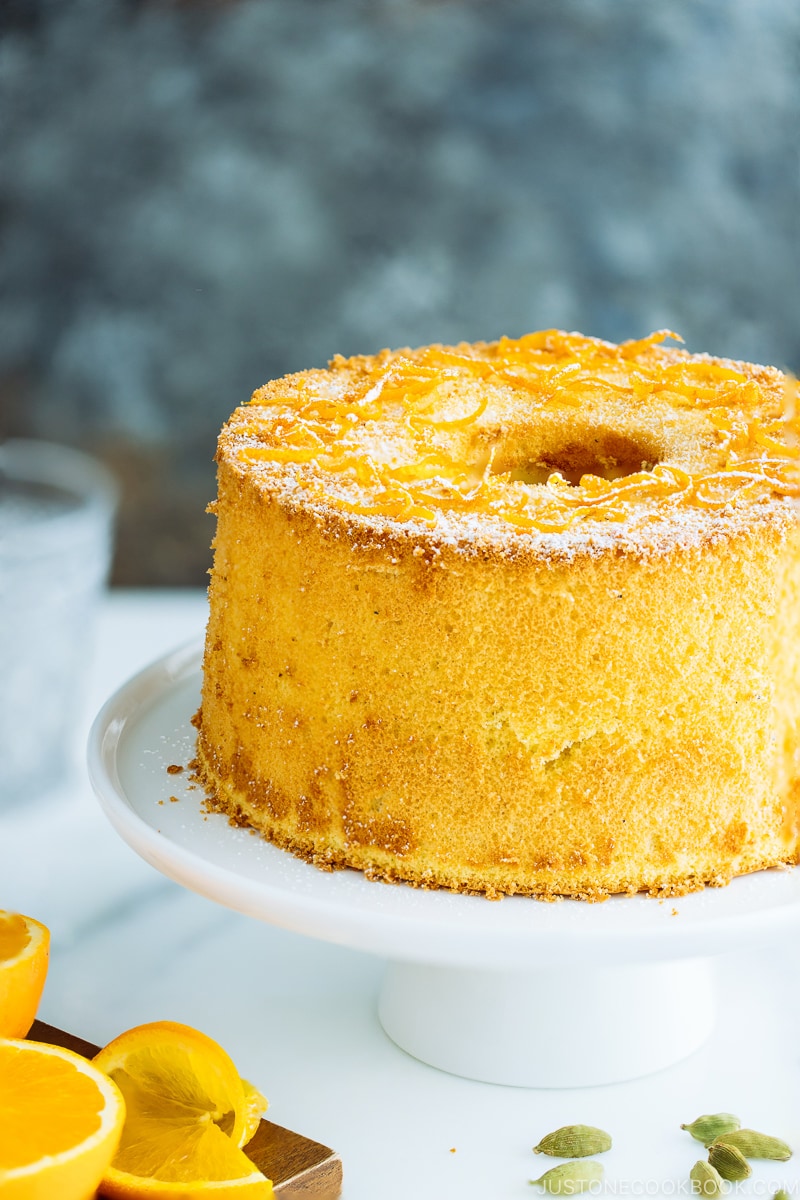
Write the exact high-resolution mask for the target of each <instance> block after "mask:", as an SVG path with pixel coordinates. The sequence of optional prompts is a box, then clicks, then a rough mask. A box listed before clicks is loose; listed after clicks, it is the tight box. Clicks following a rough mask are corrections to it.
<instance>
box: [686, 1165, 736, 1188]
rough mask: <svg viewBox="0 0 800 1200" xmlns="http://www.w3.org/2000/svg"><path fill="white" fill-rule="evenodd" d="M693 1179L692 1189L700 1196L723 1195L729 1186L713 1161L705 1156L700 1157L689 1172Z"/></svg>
mask: <svg viewBox="0 0 800 1200" xmlns="http://www.w3.org/2000/svg"><path fill="white" fill-rule="evenodd" d="M689 1178H690V1179H691V1181H692V1191H693V1192H694V1193H695V1194H696V1195H700V1196H721V1195H722V1194H723V1193H724V1192H725V1191H727V1188H726V1186H725V1181H724V1180H723V1178H722V1176H721V1175H720V1173H719V1171H717V1170H716V1169H715V1168H714V1167H712V1165H711V1163H708V1162H706V1161H705V1159H704V1158H701V1159H698V1161H697V1162H696V1163H695V1164H694V1166H693V1167H692V1169H691V1171H690V1172H689Z"/></svg>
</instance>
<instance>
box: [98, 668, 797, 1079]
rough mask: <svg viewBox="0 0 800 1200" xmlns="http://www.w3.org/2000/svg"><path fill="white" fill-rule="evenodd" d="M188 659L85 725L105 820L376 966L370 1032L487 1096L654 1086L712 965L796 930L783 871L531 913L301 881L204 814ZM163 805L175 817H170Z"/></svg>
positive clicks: (709, 997)
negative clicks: (476, 1085)
mask: <svg viewBox="0 0 800 1200" xmlns="http://www.w3.org/2000/svg"><path fill="white" fill-rule="evenodd" d="M200 656H201V648H200V646H199V645H197V644H194V645H191V646H188V647H183V648H181V649H179V650H176V651H174V652H173V653H172V654H169V655H167V656H166V657H165V658H163V659H161V660H159V661H158V662H157V663H154V664H153V665H152V666H151V667H148V668H147V669H146V670H145V671H142V672H141V673H140V674H138V675H136V676H134V678H133V679H131V680H130V681H129V682H128V683H127V684H125V685H124V687H122V688H121V689H120V690H119V691H118V692H117V693H115V695H114V696H112V697H111V699H110V700H109V701H108V702H107V703H106V705H105V706H104V707H103V709H102V710H101V712H100V713H99V715H98V717H97V719H96V721H95V723H94V726H93V728H92V733H91V737H90V742H89V771H90V775H91V778H92V782H93V785H94V787H95V790H96V792H97V795H98V797H99V799H100V802H101V805H102V806H103V808H104V810H105V812H106V814H107V816H108V817H109V819H110V820H111V822H112V824H113V825H114V826H115V828H116V829H117V831H118V832H119V833H120V834H121V836H122V837H123V838H124V839H125V841H126V842H128V843H129V845H131V846H132V847H133V849H134V850H136V851H137V852H138V853H139V854H140V855H141V856H142V857H143V858H145V859H146V860H147V861H148V862H150V863H151V864H152V865H153V866H155V867H156V868H157V869H158V870H159V871H161V872H163V874H165V875H167V876H169V877H170V878H172V879H175V880H177V881H178V882H179V883H182V884H183V885H184V886H186V887H188V888H190V889H192V890H193V891H196V892H199V893H200V894H201V895H204V896H207V897H209V898H211V899H213V900H215V901H217V902H218V903H220V904H223V905H226V906H227V907H229V908H232V909H235V910H237V911H238V912H242V913H246V914H247V915H249V916H253V917H256V918H257V919H259V920H262V921H266V922H269V923H271V924H274V925H279V926H281V927H283V928H285V929H289V930H292V931H294V932H296V933H301V934H304V935H306V936H309V937H315V938H320V939H323V940H325V941H330V942H335V943H337V944H339V945H343V946H350V947H352V948H354V949H358V950H363V951H368V952H371V953H373V954H377V955H379V956H380V957H382V958H386V959H388V960H389V965H388V967H387V970H386V976H385V979H384V983H383V987H382V991H381V996H380V1001H379V1016H380V1020H381V1023H382V1025H383V1027H384V1029H385V1030H386V1032H387V1034H388V1035H389V1037H390V1038H392V1039H393V1040H394V1041H395V1042H396V1043H397V1044H398V1045H399V1046H401V1047H402V1048H403V1049H404V1050H406V1051H408V1053H409V1054H412V1055H413V1056H414V1057H416V1058H418V1059H421V1060H422V1061H423V1062H425V1063H429V1064H431V1065H432V1066H435V1067H438V1068H441V1069H443V1070H446V1071H450V1072H452V1073H454V1074H457V1075H464V1076H467V1077H468V1078H471V1079H479V1080H483V1081H486V1082H491V1083H504V1084H513V1085H517V1086H523V1087H581V1086H589V1085H593V1084H601V1083H611V1082H615V1081H618V1080H622V1079H630V1078H634V1077H636V1076H640V1075H646V1074H649V1073H650V1072H652V1071H657V1070H660V1069H661V1068H663V1067H666V1066H669V1065H670V1064H671V1063H674V1062H677V1061H678V1060H680V1059H682V1058H685V1057H686V1056H687V1055H689V1054H691V1053H692V1052H693V1051H694V1050H696V1049H698V1048H699V1047H700V1046H701V1045H702V1044H703V1042H704V1041H705V1040H706V1038H707V1037H708V1036H709V1034H710V1032H711V1030H712V1028H713V1024H714V1010H715V1001H714V991H713V957H714V956H715V955H718V954H722V953H725V952H726V951H728V950H734V949H735V950H738V951H742V950H744V949H746V947H747V946H748V945H755V944H759V945H761V944H763V943H764V942H765V941H766V940H768V939H770V938H772V937H778V936H780V935H781V934H782V933H783V932H784V931H785V930H786V929H787V928H789V927H791V926H795V925H796V924H797V923H798V922H799V921H800V871H798V870H796V869H795V870H789V871H765V872H761V873H759V874H757V875H750V876H746V877H744V878H741V879H737V880H734V882H733V883H732V884H730V885H729V886H728V887H727V888H719V889H706V890H705V891H703V892H697V893H694V894H692V895H689V896H684V897H681V898H680V899H678V900H658V899H654V898H652V897H648V896H624V897H622V896H620V897H612V898H611V899H609V900H607V901H606V902H605V903H603V904H587V903H584V902H581V901H573V900H563V901H560V902H556V903H552V904H545V903H542V902H539V901H536V900H531V899H529V898H526V897H521V896H513V897H506V898H505V899H504V900H502V901H499V902H496V903H492V902H490V901H488V900H485V899H484V898H483V897H480V896H461V895H455V894H453V893H450V892H446V891H422V890H419V889H415V888H410V887H405V886H403V885H395V886H391V885H386V884H381V883H370V882H369V881H368V880H367V879H365V878H364V876H363V875H362V874H361V873H360V872H357V871H336V872H333V873H326V872H322V871H318V870H317V869H316V868H314V867H312V866H310V865H309V864H307V863H305V862H302V861H300V860H299V859H296V858H294V857H293V856H292V855H290V854H287V853H285V852H284V851H281V850H278V849H277V848H276V847H275V846H271V845H268V844H267V843H266V842H264V841H263V840H262V839H261V838H258V837H253V836H252V835H251V833H250V832H249V831H248V830H246V829H237V828H234V827H232V826H231V825H229V824H228V822H227V820H226V819H225V818H224V817H223V816H221V815H219V814H213V813H212V814H207V813H204V812H203V793H202V791H201V790H200V789H199V788H197V786H196V785H193V784H192V783H191V779H190V773H189V772H187V771H183V772H182V773H168V772H167V767H168V766H170V765H179V766H186V765H187V764H188V763H189V762H190V761H191V759H192V758H193V757H194V738H195V731H194V728H193V727H192V725H191V717H192V715H193V714H194V712H195V711H196V709H197V707H198V703H199V695H200ZM172 798H174V800H175V801H177V802H175V803H170V802H169V801H170V799H172Z"/></svg>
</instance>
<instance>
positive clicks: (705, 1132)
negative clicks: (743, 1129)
mask: <svg viewBox="0 0 800 1200" xmlns="http://www.w3.org/2000/svg"><path fill="white" fill-rule="evenodd" d="M741 1123H742V1122H741V1121H740V1120H739V1118H738V1117H735V1116H734V1115H733V1113H706V1114H705V1115H704V1116H702V1117H698V1118H697V1120H695V1121H692V1123H691V1125H681V1129H685V1130H686V1132H687V1133H690V1134H691V1135H692V1137H693V1138H695V1140H696V1141H698V1142H702V1143H703V1145H704V1146H710V1145H711V1143H712V1142H713V1141H716V1139H717V1138H718V1137H722V1135H723V1134H724V1133H730V1132H731V1130H732V1129H738V1128H739V1126H740V1125H741Z"/></svg>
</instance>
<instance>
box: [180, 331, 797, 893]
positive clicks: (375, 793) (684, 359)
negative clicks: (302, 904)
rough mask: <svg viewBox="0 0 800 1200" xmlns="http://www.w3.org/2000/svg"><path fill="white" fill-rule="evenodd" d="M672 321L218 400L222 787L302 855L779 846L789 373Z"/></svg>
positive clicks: (783, 795)
mask: <svg viewBox="0 0 800 1200" xmlns="http://www.w3.org/2000/svg"><path fill="white" fill-rule="evenodd" d="M674 340H678V341H679V340H680V339H676V335H674V334H670V333H668V332H666V331H660V332H658V333H655V334H653V335H651V336H650V337H647V338H643V339H641V340H638V341H628V342H624V343H622V344H620V345H614V344H611V343H608V342H605V341H601V340H599V339H597V338H590V337H584V336H582V335H579V334H574V333H563V332H560V331H557V330H547V331H544V332H540V333H534V334H530V335H528V336H525V337H521V338H519V339H510V338H501V339H500V340H499V341H496V342H492V343H476V344H462V345H458V346H451V347H445V346H427V347H423V348H421V349H416V350H409V349H403V350H398V351H383V352H382V353H380V354H378V355H375V356H371V357H366V356H364V357H353V358H347V359H345V358H342V357H337V358H335V359H334V360H333V361H332V362H331V364H330V366H329V368H328V369H326V370H308V371H304V372H301V373H299V374H294V375H289V376H286V377H285V378H282V379H278V380H275V381H273V382H271V383H268V384H267V385H266V386H265V387H262V388H260V389H259V390H258V391H256V392H255V393H254V395H253V397H252V399H251V400H250V402H249V404H245V405H243V406H242V407H240V408H238V409H237V410H236V411H235V412H234V413H233V415H232V417H231V419H230V420H229V422H228V423H227V424H226V425H225V427H224V429H223V430H222V433H221V435H220V440H219V448H218V455H217V462H218V485H219V490H218V499H217V501H216V503H215V504H214V505H212V509H213V510H214V511H215V512H216V516H217V533H216V538H215V555H214V566H213V570H212V575H211V586H210V615H209V622H208V630H207V637H206V645H205V653H204V661H203V687H202V701H201V708H200V711H199V713H198V715H197V718H196V723H197V726H198V743H197V764H198V773H199V777H200V779H201V781H202V783H203V784H204V786H205V788H206V790H207V792H208V794H209V797H210V803H211V804H212V805H213V806H214V807H216V808H218V809H221V810H223V811H225V812H227V813H228V814H229V816H230V817H231V819H232V820H233V821H235V822H238V823H243V824H247V825H250V826H252V827H253V828H254V829H256V830H258V831H259V832H260V833H262V834H263V836H264V837H266V838H267V839H268V840H269V841H271V842H273V843H275V844H276V845H277V846H279V847H282V848H284V849H285V850H288V851H291V852H292V853H294V854H296V855H299V856H301V857H303V858H305V859H307V860H308V861H310V862H312V863H314V864H316V865H317V866H318V867H321V868H326V869H331V868H336V867H350V868H355V869H357V870H360V871H363V872H364V873H365V874H366V875H367V876H368V877H369V878H370V879H374V880H383V881H394V882H397V881H402V882H405V883H407V884H411V885H415V886H421V887H445V888H450V889H455V890H458V891H464V892H477V893H484V894H486V895H487V896H490V897H496V896H499V895H503V894H513V893H519V894H524V895H529V896H537V897H543V898H550V897H554V896H572V897H581V898H587V899H601V898H603V897H605V896H607V895H609V894H612V893H618V892H638V891H647V892H650V893H651V894H659V895H677V894H682V893H685V892H687V891H691V890H695V889H698V888H700V887H702V886H704V885H707V884H710V885H723V884H726V883H728V882H729V881H730V880H731V878H732V877H733V876H735V875H739V874H743V873H746V872H752V871H757V870H761V869H763V868H767V867H777V866H782V865H789V864H794V863H796V862H797V861H798V859H799V857H800V756H799V753H798V747H799V746H800V742H799V740H798V734H799V727H800V531H799V529H798V510H797V507H796V498H797V496H798V493H800V471H798V458H799V457H800V445H799V444H798V438H797V432H798V420H797V418H796V417H795V413H794V395H795V393H794V384H793V382H792V381H791V380H790V379H789V378H788V377H787V376H785V375H784V374H782V373H781V372H780V371H778V370H777V369H775V368H770V367H763V366H756V365H753V364H749V363H743V362H733V361H729V360H725V359H719V358H712V357H709V356H707V355H702V354H689V353H687V352H686V351H684V350H683V349H680V348H678V347H675V346H673V345H671V344H670V342H671V341H674Z"/></svg>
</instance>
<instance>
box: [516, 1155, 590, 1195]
mask: <svg viewBox="0 0 800 1200" xmlns="http://www.w3.org/2000/svg"><path fill="white" fill-rule="evenodd" d="M602 1178H603V1164H602V1163H598V1162H592V1161H591V1160H588V1161H585V1162H566V1163H561V1164H560V1165H559V1166H557V1167H551V1168H550V1170H549V1171H545V1173H544V1175H542V1176H541V1177H540V1178H539V1179H529V1180H528V1182H529V1183H532V1184H533V1185H534V1187H540V1188H544V1190H545V1191H546V1192H549V1193H550V1195H551V1196H575V1195H577V1194H578V1192H585V1191H587V1190H588V1189H589V1188H590V1187H592V1185H593V1184H597V1183H600V1181H601V1180H602Z"/></svg>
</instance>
